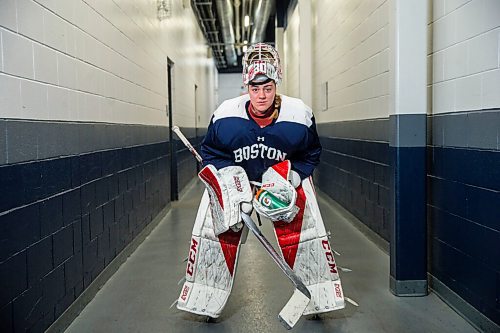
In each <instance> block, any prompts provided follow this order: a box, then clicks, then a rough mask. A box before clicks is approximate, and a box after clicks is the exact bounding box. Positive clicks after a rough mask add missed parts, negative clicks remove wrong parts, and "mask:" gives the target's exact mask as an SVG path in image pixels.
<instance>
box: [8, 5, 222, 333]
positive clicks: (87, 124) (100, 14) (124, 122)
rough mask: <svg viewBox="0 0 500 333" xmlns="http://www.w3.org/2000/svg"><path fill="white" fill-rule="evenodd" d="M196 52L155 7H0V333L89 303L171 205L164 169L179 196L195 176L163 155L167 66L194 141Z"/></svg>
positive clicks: (189, 17) (206, 64)
mask: <svg viewBox="0 0 500 333" xmlns="http://www.w3.org/2000/svg"><path fill="white" fill-rule="evenodd" d="M178 22H183V23H182V25H181V26H179V24H178ZM204 43H205V41H204V38H203V36H202V34H201V31H200V30H199V28H198V24H197V22H196V19H195V17H194V15H193V13H192V10H191V8H190V6H189V5H188V6H184V5H183V3H181V2H175V4H173V6H172V16H171V17H170V18H169V20H165V21H161V22H160V21H158V19H157V18H156V5H155V4H153V2H131V1H125V0H124V1H80V0H65V1H45V0H26V1H21V0H17V1H15V0H8V1H1V2H0V50H1V52H0V188H1V189H2V199H1V200H0V285H1V286H2V287H1V288H0V331H2V332H25V331H30V332H43V331H45V330H46V329H47V328H48V327H49V326H50V325H51V324H52V323H53V322H54V321H55V320H56V319H58V318H59V317H60V316H61V314H62V313H63V312H64V311H65V310H66V309H67V308H68V307H69V306H70V305H71V304H72V303H73V302H74V301H75V300H76V299H77V298H78V297H79V296H80V295H82V293H83V292H84V291H85V290H87V288H88V287H89V286H90V285H91V284H92V282H94V281H95V280H96V278H97V277H98V276H99V274H100V273H101V272H102V271H103V270H104V269H105V268H106V267H107V266H108V265H109V264H110V262H111V261H112V260H113V259H114V258H116V257H117V255H118V254H119V253H120V252H121V251H122V250H123V249H124V248H125V247H126V246H127V245H129V244H130V243H131V242H132V241H133V240H134V238H136V236H137V235H138V234H140V233H141V231H143V230H144V228H145V227H146V226H148V225H149V224H150V223H151V221H153V220H154V218H155V217H156V216H157V215H158V214H159V213H160V212H161V211H162V210H163V209H164V208H165V207H166V206H167V204H168V203H169V202H170V200H171V198H170V190H171V158H172V156H175V157H176V162H177V163H176V164H174V168H176V169H178V170H179V172H177V174H178V178H177V180H176V182H175V183H176V185H177V186H178V189H179V190H182V189H183V188H184V186H185V185H186V184H187V183H188V181H189V180H191V179H192V178H193V177H194V176H195V174H196V165H195V162H194V161H193V159H192V158H191V157H190V156H189V158H188V157H187V154H186V153H185V151H186V149H185V148H184V147H183V146H181V145H179V144H177V140H176V144H175V146H174V152H175V154H174V155H171V153H170V142H169V127H168V123H169V118H168V116H167V113H166V109H167V104H168V98H167V58H168V59H170V61H171V63H172V64H173V78H172V86H173V89H174V91H173V94H175V96H174V98H173V100H172V104H173V105H172V110H173V115H171V116H173V123H174V125H178V126H180V127H181V128H182V129H183V130H184V132H185V133H186V135H187V136H188V137H189V138H190V139H193V138H195V136H196V131H195V130H194V128H195V116H196V115H195V112H194V110H195V108H194V104H195V98H194V97H195V86H197V87H198V95H197V96H196V98H197V101H198V104H199V105H201V107H198V110H197V111H198V116H199V118H200V119H201V120H204V119H208V118H209V115H206V114H204V113H207V112H209V110H212V109H213V108H214V106H215V105H214V102H215V99H214V97H213V90H214V89H213V88H214V85H213V82H214V78H213V77H214V75H215V74H216V71H215V67H214V64H213V60H212V59H211V58H207V52H206V46H205V45H204ZM181 73H182V74H181ZM205 108H206V109H205ZM174 139H176V138H174Z"/></svg>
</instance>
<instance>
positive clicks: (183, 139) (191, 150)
mask: <svg viewBox="0 0 500 333" xmlns="http://www.w3.org/2000/svg"><path fill="white" fill-rule="evenodd" d="M172 131H174V132H175V134H177V136H178V137H179V139H181V141H182V143H183V144H184V145H185V146H186V147H187V149H189V151H190V152H191V154H193V155H194V157H195V158H196V160H197V161H198V162H200V163H202V162H203V159H202V158H201V156H200V154H198V152H197V151H196V149H194V147H193V146H192V145H191V143H190V142H189V140H188V139H187V138H186V137H185V136H184V134H182V132H181V130H180V128H179V127H178V126H174V127H172Z"/></svg>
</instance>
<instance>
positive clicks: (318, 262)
mask: <svg viewBox="0 0 500 333" xmlns="http://www.w3.org/2000/svg"><path fill="white" fill-rule="evenodd" d="M296 205H297V206H298V207H299V209H300V210H299V212H298V213H297V215H296V216H295V218H294V219H293V221H291V222H290V223H286V222H275V223H274V230H275V234H276V237H277V240H278V244H279V245H280V249H281V253H282V254H283V257H284V258H285V260H286V262H287V263H288V265H289V266H290V267H291V268H292V269H293V270H294V271H295V273H296V274H297V275H298V276H299V277H300V278H301V279H302V282H304V284H305V285H306V286H307V288H308V289H309V291H310V292H311V302H310V303H309V305H308V306H307V308H306V310H305V311H304V314H305V315H308V314H316V313H322V312H328V311H332V310H337V309H342V308H344V307H345V303H344V294H343V290H342V284H341V282H340V277H339V274H338V269H337V266H336V263H335V258H334V256H333V251H332V249H331V247H330V242H329V241H328V237H327V235H326V231H325V226H324V223H323V219H322V217H321V213H320V211H319V207H318V203H317V201H316V194H315V192H314V188H313V185H312V182H311V179H310V178H308V179H304V180H303V181H302V185H301V186H299V187H298V188H297V201H296Z"/></svg>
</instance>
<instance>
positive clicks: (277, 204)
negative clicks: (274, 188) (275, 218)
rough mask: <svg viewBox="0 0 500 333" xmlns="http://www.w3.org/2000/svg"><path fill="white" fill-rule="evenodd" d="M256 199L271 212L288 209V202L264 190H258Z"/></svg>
mask: <svg viewBox="0 0 500 333" xmlns="http://www.w3.org/2000/svg"><path fill="white" fill-rule="evenodd" d="M255 197H256V198H257V201H258V202H259V203H260V204H261V205H262V206H264V207H267V208H268V209H269V210H273V209H278V208H285V207H288V204H287V203H286V202H284V201H283V200H280V199H278V198H277V197H276V196H274V195H273V194H271V193H270V192H268V191H266V190H263V189H260V190H258V191H257V193H256V194H255Z"/></svg>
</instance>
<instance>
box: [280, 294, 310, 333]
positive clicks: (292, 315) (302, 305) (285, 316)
mask: <svg viewBox="0 0 500 333" xmlns="http://www.w3.org/2000/svg"><path fill="white" fill-rule="evenodd" d="M310 301H311V298H309V297H307V295H304V294H303V293H302V292H301V291H300V290H298V289H295V291H294V292H293V295H292V297H290V299H289V300H288V302H287V303H286V304H285V306H284V307H283V309H281V312H280V314H279V315H278V318H279V320H280V321H281V323H282V324H283V326H285V327H286V329H288V330H289V329H291V328H293V327H294V326H295V324H297V322H298V321H299V319H300V317H301V316H302V314H303V313H304V311H305V309H306V307H307V305H308V304H309V302H310Z"/></svg>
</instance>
